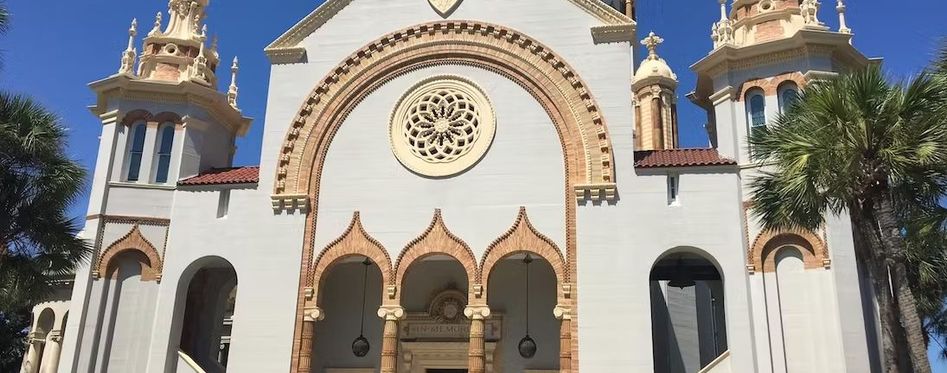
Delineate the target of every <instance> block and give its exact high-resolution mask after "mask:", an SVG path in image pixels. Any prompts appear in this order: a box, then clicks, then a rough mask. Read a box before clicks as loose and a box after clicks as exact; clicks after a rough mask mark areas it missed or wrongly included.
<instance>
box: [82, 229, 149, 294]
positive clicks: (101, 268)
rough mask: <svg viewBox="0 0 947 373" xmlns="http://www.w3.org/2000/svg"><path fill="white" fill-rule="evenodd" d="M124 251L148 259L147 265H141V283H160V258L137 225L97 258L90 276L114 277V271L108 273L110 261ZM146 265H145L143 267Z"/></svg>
mask: <svg viewBox="0 0 947 373" xmlns="http://www.w3.org/2000/svg"><path fill="white" fill-rule="evenodd" d="M126 251H138V252H140V253H142V254H144V256H145V257H147V258H148V263H142V269H141V280H142V281H161V267H162V262H161V256H160V255H158V250H156V249H155V246H154V245H152V244H151V242H149V241H148V239H147V238H145V236H144V235H142V234H141V229H140V228H139V227H138V224H135V226H134V227H132V230H131V231H129V232H128V234H126V235H125V237H122V238H120V239H119V240H118V241H115V243H113V244H111V245H109V247H108V248H107V249H105V250H104V251H103V252H102V255H100V256H99V260H98V263H97V264H96V265H95V266H94V267H93V268H94V271H93V273H92V276H93V277H94V278H96V279H98V278H101V277H109V276H113V275H115V273H116V271H113V272H111V273H110V272H109V270H110V268H111V267H112V261H113V260H114V259H115V257H117V256H118V255H119V254H121V253H124V252H126ZM145 264H147V265H145Z"/></svg>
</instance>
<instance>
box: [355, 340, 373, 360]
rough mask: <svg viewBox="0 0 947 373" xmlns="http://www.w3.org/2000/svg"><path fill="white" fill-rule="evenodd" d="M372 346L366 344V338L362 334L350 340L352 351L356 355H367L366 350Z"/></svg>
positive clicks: (369, 349)
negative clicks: (352, 340)
mask: <svg viewBox="0 0 947 373" xmlns="http://www.w3.org/2000/svg"><path fill="white" fill-rule="evenodd" d="M371 349H372V346H371V345H369V344H368V339H366V338H365V336H364V335H359V336H358V338H355V341H354V342H352V353H353V354H355V356H356V357H365V355H368V351H371Z"/></svg>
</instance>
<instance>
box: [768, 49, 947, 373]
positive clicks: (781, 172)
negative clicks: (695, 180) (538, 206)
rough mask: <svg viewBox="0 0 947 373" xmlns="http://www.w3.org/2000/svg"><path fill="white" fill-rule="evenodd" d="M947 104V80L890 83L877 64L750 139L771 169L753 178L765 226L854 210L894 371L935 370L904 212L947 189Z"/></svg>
mask: <svg viewBox="0 0 947 373" xmlns="http://www.w3.org/2000/svg"><path fill="white" fill-rule="evenodd" d="M945 107H947V84H945V82H944V80H943V79H939V78H936V77H934V76H933V74H922V75H920V76H919V77H917V78H915V79H914V80H912V81H911V82H910V83H908V84H907V85H906V86H905V85H902V84H889V83H888V81H887V80H886V78H885V76H884V74H883V73H882V72H881V71H880V69H878V68H876V67H872V68H869V69H866V70H863V71H857V72H854V73H851V74H848V75H844V76H841V77H839V78H836V79H833V80H829V81H824V82H816V83H813V84H811V85H810V86H809V87H807V88H806V90H805V92H804V93H803V95H802V96H801V98H800V100H799V102H798V104H796V105H795V106H794V107H793V108H791V109H790V110H789V111H788V113H786V114H785V115H781V116H779V117H778V118H777V119H776V120H775V121H774V123H773V124H772V125H771V126H770V127H767V128H761V129H759V130H757V131H754V133H752V134H751V136H750V144H751V147H752V149H753V152H752V153H753V156H754V159H755V160H756V161H758V162H759V164H760V165H761V166H763V169H764V170H765V171H763V172H762V174H761V176H760V177H759V178H757V179H755V180H754V181H753V184H752V192H753V202H754V208H753V211H754V215H756V216H757V217H759V218H760V220H761V221H762V222H763V224H764V225H765V227H766V228H769V229H787V228H803V229H818V228H819V227H820V226H822V224H823V223H824V218H825V216H826V214H828V213H834V214H843V213H848V214H849V216H850V219H851V221H852V226H853V227H854V230H855V233H856V234H855V239H856V249H857V250H858V252H857V254H858V255H859V257H860V260H861V261H862V262H863V263H866V267H867V268H868V272H869V275H870V277H871V280H872V284H873V285H874V286H873V287H874V291H875V296H876V297H877V300H878V303H879V308H880V310H879V314H880V316H881V317H880V318H881V326H882V328H881V329H882V345H883V349H884V357H885V361H884V364H885V369H886V371H887V372H901V371H903V370H902V369H900V368H899V361H898V360H899V357H900V356H907V357H909V358H910V365H911V367H912V368H913V371H914V372H917V373H929V372H930V371H931V368H930V363H929V361H928V358H927V349H926V341H925V334H924V330H923V325H922V323H921V318H920V316H919V314H918V310H917V305H916V299H915V297H914V293H913V291H912V289H911V287H910V281H909V280H908V278H909V273H908V272H909V271H908V263H909V261H908V253H907V251H906V249H905V248H906V246H905V243H904V236H903V229H902V227H901V225H900V223H901V220H900V219H899V218H900V217H899V215H898V213H897V212H898V211H902V209H903V208H904V207H905V206H910V207H911V208H917V209H927V210H933V209H934V208H935V207H936V206H939V205H938V199H939V198H940V197H942V196H944V192H945V190H947V109H945ZM889 280H890V281H889ZM889 284H890V286H889ZM899 341H904V342H906V343H899ZM905 345H906V346H905ZM905 348H906V350H905Z"/></svg>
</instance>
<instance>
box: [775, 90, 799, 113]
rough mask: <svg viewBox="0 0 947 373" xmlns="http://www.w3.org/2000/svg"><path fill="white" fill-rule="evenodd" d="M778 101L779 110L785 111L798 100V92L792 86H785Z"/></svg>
mask: <svg viewBox="0 0 947 373" xmlns="http://www.w3.org/2000/svg"><path fill="white" fill-rule="evenodd" d="M779 101H780V102H779V105H780V107H779V111H781V112H783V113H785V112H786V111H787V110H789V108H791V107H792V106H793V105H795V104H796V102H797V101H799V92H797V91H796V90H795V89H792V88H786V89H784V90H783V92H782V97H780V100H779Z"/></svg>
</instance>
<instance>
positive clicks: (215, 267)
mask: <svg viewBox="0 0 947 373" xmlns="http://www.w3.org/2000/svg"><path fill="white" fill-rule="evenodd" d="M194 267H196V268H192V269H191V270H193V271H194V272H192V273H193V275H192V276H191V278H190V281H182V282H181V286H187V287H186V293H185V294H186V295H185V299H184V315H183V318H182V319H181V320H182V323H181V338H180V344H179V349H180V351H179V353H180V354H182V355H183V357H187V358H189V359H190V360H191V361H190V362H189V363H194V364H196V365H198V366H199V367H200V368H201V369H203V370H204V371H206V372H226V371H227V360H228V353H229V351H230V332H231V330H232V327H233V319H234V308H235V306H236V299H237V273H236V271H235V270H234V268H233V265H231V264H230V262H228V261H227V260H225V259H223V258H218V257H210V258H204V259H202V260H200V261H199V262H198V263H195V264H194ZM180 290H183V289H179V294H180ZM179 364H180V363H179Z"/></svg>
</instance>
